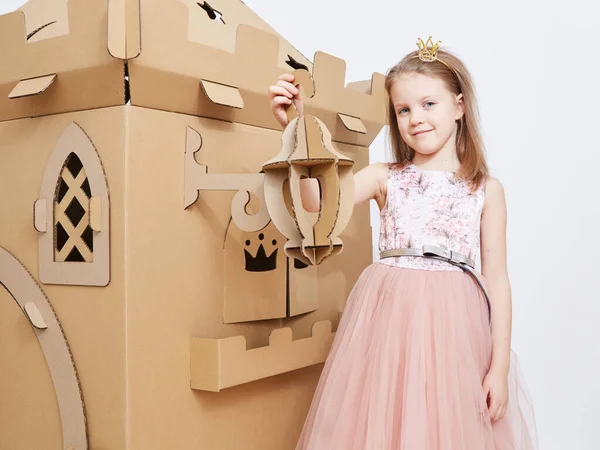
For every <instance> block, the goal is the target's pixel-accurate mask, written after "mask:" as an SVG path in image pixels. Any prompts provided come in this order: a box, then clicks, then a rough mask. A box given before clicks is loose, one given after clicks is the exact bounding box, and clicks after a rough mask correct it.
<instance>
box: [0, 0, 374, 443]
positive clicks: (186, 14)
mask: <svg viewBox="0 0 600 450" xmlns="http://www.w3.org/2000/svg"><path fill="white" fill-rule="evenodd" d="M0 43H1V44H2V45H0V224H1V225H0V318H1V319H2V320H1V321H0V367H2V369H1V371H0V374H1V376H0V399H1V401H0V448H2V449H4V448H6V449H10V450H25V449H26V450H31V449H42V450H55V449H56V450H67V449H69V450H83V449H107V450H140V449H143V450H163V449H167V448H178V449H182V450H183V449H210V450H230V449H243V450H253V449H277V450H285V449H292V448H293V446H294V444H295V441H296V439H297V437H298V434H299V433H300V428H301V426H302V423H303V421H304V418H305V416H306V412H307V410H308V407H309V404H310V399H311V397H312V394H313V392H314V388H315V385H316V382H317V380H318V377H319V373H320V368H321V366H320V365H319V363H322V362H323V361H324V360H325V358H326V356H327V353H328V350H329V347H330V345H331V342H332V339H333V336H334V330H335V328H336V327H337V323H338V320H339V314H340V313H341V311H342V310H343V308H344V302H345V300H346V297H347V295H348V293H349V291H350V290H351V288H352V286H353V285H354V283H355V281H356V279H357V277H358V276H359V274H360V272H361V271H362V270H363V268H364V267H365V266H366V265H367V264H369V263H370V262H371V260H372V248H371V229H370V225H369V208H368V205H364V206H361V207H358V208H355V210H354V212H353V214H352V217H351V218H348V217H347V216H345V215H344V214H346V213H343V212H342V211H347V210H344V209H343V208H342V207H341V205H342V204H345V202H346V201H347V199H346V197H345V195H346V194H347V193H348V192H350V190H349V189H350V188H344V187H343V186H344V181H343V180H344V177H345V176H346V175H345V174H346V173H350V171H351V170H358V169H360V168H362V167H364V166H365V165H367V164H368V160H369V158H368V146H369V145H370V143H371V142H372V141H373V139H374V138H375V136H376V135H377V134H378V133H379V131H380V129H381V128H382V126H383V124H384V123H385V103H384V86H383V78H384V77H383V75H381V74H374V75H373V78H372V79H371V80H368V81H366V82H357V83H349V84H347V85H346V84H345V80H344V77H345V64H344V61H343V60H340V59H338V58H335V57H333V56H331V55H327V54H325V53H322V52H318V53H316V54H315V56H314V58H313V59H312V60H311V59H308V58H306V57H305V56H303V55H302V54H300V53H299V52H298V51H297V50H296V49H295V48H294V47H293V46H292V45H290V44H289V43H288V42H287V41H285V39H283V38H282V37H281V36H280V35H279V34H277V32H275V30H273V29H272V28H271V27H269V26H268V24H266V23H265V22H264V21H263V20H261V19H260V18H259V17H258V16H257V15H256V14H254V13H253V12H252V11H251V10H250V9H249V8H248V7H247V6H246V5H244V4H243V2H241V1H239V0H214V1H211V2H208V3H207V2H204V1H200V2H198V1H195V0H103V1H89V0H32V1H30V2H28V3H27V4H26V5H24V6H23V7H22V8H21V9H20V10H18V11H15V12H13V13H10V14H6V15H3V16H0ZM298 69H302V70H306V71H308V72H309V73H310V74H311V77H312V79H313V80H314V85H315V88H316V93H315V95H314V96H313V97H312V98H308V99H306V102H305V110H306V114H307V115H306V117H305V122H304V123H305V125H301V124H297V126H294V127H293V128H292V127H290V130H292V131H293V130H294V129H295V130H298V131H299V132H300V130H301V129H302V128H301V127H302V126H303V127H304V128H305V130H306V132H304V135H305V136H309V134H310V133H313V132H315V133H316V131H317V130H320V132H322V133H323V140H322V141H321V144H323V145H324V146H325V149H327V150H331V149H332V148H333V145H335V150H336V152H337V154H333V153H330V152H326V153H327V155H329V156H327V157H328V158H329V159H328V163H327V164H330V165H331V164H333V165H335V164H337V169H336V174H337V177H338V178H339V184H340V187H339V188H337V187H335V186H336V184H335V183H336V181H334V182H332V184H328V183H329V178H327V173H329V172H327V171H324V172H323V175H321V174H319V173H317V172H310V173H308V172H303V173H304V175H303V173H302V172H301V170H309V171H312V170H313V169H315V170H317V169H318V168H319V167H320V166H319V165H314V166H310V167H308V169H303V168H301V167H300V166H298V167H297V170H298V173H299V176H300V177H302V176H311V177H319V176H322V177H324V178H326V181H325V183H324V186H326V188H327V189H324V190H323V195H324V196H325V197H324V202H323V208H324V209H323V214H322V216H323V218H322V220H323V230H320V231H319V232H318V233H317V231H316V230H317V227H315V235H314V236H315V237H314V238H310V239H314V240H313V241H311V240H306V239H307V238H308V237H309V236H310V232H311V230H312V229H313V226H314V225H315V224H317V223H320V222H314V223H312V222H310V221H308V220H307V224H308V225H309V226H310V229H309V228H305V227H304V224H300V223H299V224H300V225H301V230H304V231H303V233H306V234H303V235H302V236H303V238H304V239H305V241H304V242H302V241H301V243H300V246H299V247H297V249H298V251H295V253H292V252H290V251H288V254H286V248H285V247H286V242H287V241H288V239H291V238H289V237H288V236H287V235H285V234H283V231H284V230H283V229H282V228H280V226H279V225H278V223H276V222H277V219H275V218H274V217H272V216H271V211H270V209H269V208H268V205H267V199H268V198H269V196H268V195H267V191H268V189H269V186H268V185H269V183H267V185H266V184H265V180H266V179H268V178H269V177H270V176H271V174H270V173H269V172H268V170H266V171H265V172H264V173H262V168H263V165H264V163H265V162H266V161H269V160H273V158H275V157H276V156H277V155H278V154H280V152H281V150H282V132H281V129H280V126H279V124H278V123H277V122H276V120H275V119H274V118H273V116H272V114H271V111H270V107H269V101H268V87H269V85H270V84H272V83H273V82H274V80H276V79H277V77H278V76H279V75H280V74H281V73H282V72H284V71H286V72H292V71H294V70H298ZM308 115H311V116H313V117H314V118H318V119H314V120H312V119H311V120H312V122H311V121H310V120H308ZM309 123H310V125H307V124H309ZM313 124H314V126H313ZM311 127H312V128H311ZM315 127H316V128H315ZM311 130H312V131H311ZM325 130H329V134H330V136H331V146H330V145H329V140H328V139H329V137H328V133H327V132H326V131H325ZM287 132H288V131H287V130H286V133H287ZM284 140H285V136H284ZM306 148H307V149H308V150H307V151H308V152H309V153H310V155H309V156H310V157H311V158H312V154H313V149H314V148H317V147H312V146H310V145H309V146H307V147H306ZM323 151H324V150H323ZM332 154H333V155H334V156H331V155H332ZM290 157H291V161H292V164H291V165H292V166H294V167H296V166H297V162H298V161H299V160H298V158H296V159H294V158H295V157H294V154H293V153H291V154H290ZM290 157H288V158H287V159H285V158H282V159H281V161H283V160H284V159H285V160H286V161H288V160H290ZM332 161H333V163H332ZM335 161H337V163H336V162H335ZM350 161H353V162H354V164H353V165H352V166H350V165H349V164H350ZM345 164H348V165H345ZM304 167H306V166H304ZM287 170H288V173H289V170H290V169H289V167H288V169H287ZM294 170H296V169H294ZM319 170H320V169H319ZM328 170H329V169H328ZM334 178H335V177H334ZM329 186H333V187H332V188H331V192H333V194H331V192H330V190H329ZM290 187H292V186H291V184H290ZM326 190H327V192H325V191H326ZM278 193H279V194H280V195H282V196H283V195H287V194H286V193H285V194H281V193H280V192H279V191H278ZM330 194H331V196H332V197H331V198H333V200H330V197H329V195H330ZM336 198H337V199H338V200H337V201H338V202H339V204H340V206H339V207H337V206H335V204H336ZM332 204H333V206H331V205H332ZM330 207H331V208H330ZM330 209H331V211H338V213H337V215H338V219H337V220H336V221H334V220H332V219H331V217H330V216H329V214H330V212H329V211H330ZM331 214H333V213H331ZM296 217H298V218H299V219H298V220H299V221H301V220H303V217H302V216H298V215H297V216H296ZM311 220H314V218H311ZM344 222H347V226H346V227H345V228H344V227H343V226H342V225H343V224H344ZM325 224H326V226H325ZM330 227H332V232H331V233H329V230H328V229H329V228H330ZM342 229H343V231H342ZM338 232H339V233H338ZM322 238H323V239H322ZM325 238H326V239H325ZM338 238H339V239H340V240H338ZM341 241H343V245H344V255H345V256H346V255H347V256H348V257H347V258H341V257H334V256H329V257H326V258H325V257H324V256H325V255H326V254H328V253H331V254H334V253H335V252H336V251H338V249H339V248H340V242H341ZM288 247H291V246H289V245H288ZM321 249H324V250H321ZM311 252H312V253H311ZM307 254H308V255H314V256H311V258H313V260H314V262H315V263H317V262H319V261H320V260H322V262H321V263H320V264H318V265H313V264H307V262H312V260H311V259H310V258H309V260H308V261H307V260H306V259H304V258H305V257H306V255H307Z"/></svg>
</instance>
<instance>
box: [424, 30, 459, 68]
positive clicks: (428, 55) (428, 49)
mask: <svg viewBox="0 0 600 450" xmlns="http://www.w3.org/2000/svg"><path fill="white" fill-rule="evenodd" d="M441 43H442V41H437V42H436V43H435V44H434V43H433V39H432V37H431V36H429V39H427V42H423V39H421V38H419V40H418V41H417V46H418V47H419V54H418V55H416V56H415V58H419V59H420V60H421V61H425V62H433V61H439V62H441V63H442V64H444V65H445V66H446V67H448V69H450V70H452V68H451V67H450V66H449V65H448V64H446V63H445V62H444V61H442V60H441V59H439V58H438V56H437V51H438V49H439V48H440V44H441Z"/></svg>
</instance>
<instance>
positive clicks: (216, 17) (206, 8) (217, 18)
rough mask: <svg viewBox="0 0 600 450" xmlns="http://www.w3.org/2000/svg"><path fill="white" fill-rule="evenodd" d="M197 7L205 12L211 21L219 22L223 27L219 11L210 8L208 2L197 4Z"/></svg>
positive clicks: (221, 15)
mask: <svg viewBox="0 0 600 450" xmlns="http://www.w3.org/2000/svg"><path fill="white" fill-rule="evenodd" d="M198 6H199V7H200V8H202V9H203V10H204V11H206V14H207V15H208V17H209V18H210V19H211V20H215V21H217V22H221V23H222V24H223V25H225V20H224V19H223V14H221V13H220V12H219V11H217V10H216V9H214V8H213V7H212V6H210V5H209V4H208V2H203V3H200V2H198Z"/></svg>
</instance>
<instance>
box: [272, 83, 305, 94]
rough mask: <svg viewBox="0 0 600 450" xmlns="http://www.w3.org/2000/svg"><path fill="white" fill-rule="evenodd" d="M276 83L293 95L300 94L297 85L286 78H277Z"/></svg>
mask: <svg viewBox="0 0 600 450" xmlns="http://www.w3.org/2000/svg"><path fill="white" fill-rule="evenodd" d="M275 84H276V85H277V86H280V87H282V88H284V89H286V90H288V91H289V92H290V93H291V94H292V95H298V93H299V92H300V91H299V90H298V88H297V87H296V86H294V85H293V84H292V83H289V82H287V81H284V80H277V82H276V83H275Z"/></svg>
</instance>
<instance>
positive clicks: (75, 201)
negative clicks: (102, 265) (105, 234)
mask: <svg viewBox="0 0 600 450" xmlns="http://www.w3.org/2000/svg"><path fill="white" fill-rule="evenodd" d="M91 196H92V193H91V191H90V183H89V180H88V177H87V175H86V172H85V168H84V167H83V164H82V163H81V160H80V159H79V157H78V156H77V155H76V154H75V153H71V154H69V156H68V157H67V159H66V160H65V164H64V166H63V168H62V170H61V173H60V177H59V179H58V184H57V187H56V194H55V196H54V227H55V233H54V261H57V262H93V260H94V239H93V232H92V228H91V227H90V214H89V209H90V206H89V205H90V198H91Z"/></svg>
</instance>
